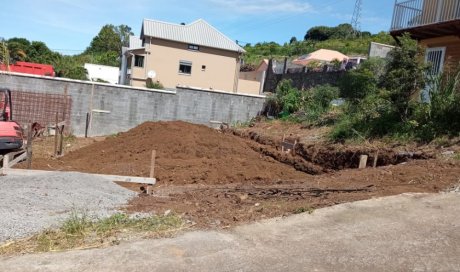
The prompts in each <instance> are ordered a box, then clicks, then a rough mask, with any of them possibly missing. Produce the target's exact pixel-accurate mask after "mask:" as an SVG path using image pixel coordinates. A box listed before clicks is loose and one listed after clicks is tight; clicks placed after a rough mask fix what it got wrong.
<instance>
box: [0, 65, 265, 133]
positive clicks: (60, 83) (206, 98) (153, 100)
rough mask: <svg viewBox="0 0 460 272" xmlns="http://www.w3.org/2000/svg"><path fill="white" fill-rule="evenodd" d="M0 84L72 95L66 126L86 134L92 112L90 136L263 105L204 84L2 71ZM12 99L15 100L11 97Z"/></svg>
mask: <svg viewBox="0 0 460 272" xmlns="http://www.w3.org/2000/svg"><path fill="white" fill-rule="evenodd" d="M0 88H9V89H11V90H12V91H29V92H38V93H53V94H64V92H65V90H67V93H68V94H69V95H70V96H71V98H72V105H71V120H70V126H71V131H72V133H73V134H74V135H76V136H82V135H84V134H85V127H86V115H87V113H88V112H92V121H91V127H90V129H89V135H90V136H101V135H110V134H114V133H118V132H122V131H126V130H129V129H131V128H133V127H135V126H137V125H139V124H141V123H143V122H146V121H171V120H182V121H187V122H191V123H197V124H204V125H208V126H211V123H210V121H221V122H227V123H235V122H246V121H248V120H250V119H251V118H253V117H255V116H257V114H258V113H259V112H260V111H261V110H262V108H263V104H264V101H265V98H264V97H263V96H258V95H244V94H234V93H225V92H215V91H207V90H198V89H189V88H177V89H176V90H171V91H166V90H151V89H144V88H131V87H128V86H118V85H109V84H104V83H92V82H87V81H78V80H68V79H58V78H49V77H39V76H33V75H24V74H15V73H1V74H0ZM13 103H14V102H13Z"/></svg>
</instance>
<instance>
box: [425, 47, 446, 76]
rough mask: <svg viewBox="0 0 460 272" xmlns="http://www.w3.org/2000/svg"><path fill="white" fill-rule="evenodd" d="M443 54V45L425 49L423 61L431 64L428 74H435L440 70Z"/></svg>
mask: <svg viewBox="0 0 460 272" xmlns="http://www.w3.org/2000/svg"><path fill="white" fill-rule="evenodd" d="M445 54H446V48H445V47H434V48H427V49H426V54H425V61H426V62H427V63H428V64H431V66H430V72H429V73H430V75H432V76H435V75H438V74H440V73H441V72H442V68H443V66H444V57H445Z"/></svg>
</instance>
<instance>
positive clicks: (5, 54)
mask: <svg viewBox="0 0 460 272" xmlns="http://www.w3.org/2000/svg"><path fill="white" fill-rule="evenodd" d="M0 65H2V66H4V67H5V70H6V71H10V50H8V45H7V44H6V42H1V43H0Z"/></svg>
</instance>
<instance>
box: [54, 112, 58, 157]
mask: <svg viewBox="0 0 460 272" xmlns="http://www.w3.org/2000/svg"><path fill="white" fill-rule="evenodd" d="M58 123H59V112H56V123H55V124H54V156H55V157H57V155H58V130H59V128H58Z"/></svg>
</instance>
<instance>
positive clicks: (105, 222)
mask: <svg viewBox="0 0 460 272" xmlns="http://www.w3.org/2000/svg"><path fill="white" fill-rule="evenodd" d="M183 227H184V223H183V221H182V219H181V218H180V217H178V216H176V215H167V216H157V215H154V216H148V217H130V216H128V215H126V214H123V213H117V214H115V215H112V216H110V217H108V218H104V219H99V220H91V218H89V217H88V216H87V214H86V213H78V212H72V214H71V215H70V217H69V218H68V219H67V220H66V221H65V222H64V223H63V224H62V226H61V227H60V228H58V229H49V230H45V231H43V232H42V233H39V234H37V235H34V236H32V237H30V238H27V239H23V240H19V241H13V242H11V243H8V244H5V245H2V246H0V255H9V254H14V253H34V252H54V251H65V250H70V249H86V248H96V247H103V246H110V245H117V244H119V243H120V241H121V240H126V239H128V238H133V237H134V238H137V237H139V238H140V237H164V236H167V235H168V234H169V235H170V234H171V233H173V232H177V231H179V230H180V229H182V228H183Z"/></svg>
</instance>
